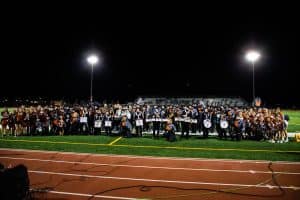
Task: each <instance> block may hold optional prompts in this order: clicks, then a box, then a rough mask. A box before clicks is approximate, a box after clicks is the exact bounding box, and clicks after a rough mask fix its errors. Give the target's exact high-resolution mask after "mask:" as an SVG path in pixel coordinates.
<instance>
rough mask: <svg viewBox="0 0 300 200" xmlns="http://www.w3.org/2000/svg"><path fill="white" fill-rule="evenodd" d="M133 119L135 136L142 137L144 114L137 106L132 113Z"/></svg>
mask: <svg viewBox="0 0 300 200" xmlns="http://www.w3.org/2000/svg"><path fill="white" fill-rule="evenodd" d="M134 120H135V130H136V133H137V136H140V137H142V136H143V120H144V115H143V113H142V112H141V111H140V109H139V108H137V109H136V112H135V113H134Z"/></svg>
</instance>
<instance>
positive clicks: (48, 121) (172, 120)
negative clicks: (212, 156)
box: [1, 104, 288, 143]
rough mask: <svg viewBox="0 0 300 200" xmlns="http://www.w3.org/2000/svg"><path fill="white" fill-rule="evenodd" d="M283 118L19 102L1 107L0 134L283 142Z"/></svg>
mask: <svg viewBox="0 0 300 200" xmlns="http://www.w3.org/2000/svg"><path fill="white" fill-rule="evenodd" d="M287 126H288V117H287V116H285V115H284V114H283V113H282V112H281V111H280V109H279V108H276V109H268V108H261V107H228V106H205V105H202V104H201V105H200V104H189V105H188V104H180V105H179V104H173V105H170V104H169V105H150V104H145V105H138V104H122V105H121V104H111V105H108V104H102V105H100V106H93V105H84V106H83V105H49V106H20V107H17V108H15V109H13V110H10V111H9V110H8V109H5V108H4V109H3V110H2V111H1V134H2V136H5V135H13V136H20V135H70V134H72V135H73V134H92V135H97V134H98V135H100V134H105V135H108V136H109V135H113V134H119V135H121V136H124V137H132V136H137V137H143V134H146V133H152V135H153V138H159V137H162V136H163V137H166V139H167V140H169V141H175V140H176V138H177V137H176V133H178V132H179V133H180V138H186V139H188V138H189V137H190V136H191V134H193V135H198V136H199V137H204V138H207V137H208V136H209V135H210V134H211V133H217V135H218V137H219V138H220V139H227V138H229V139H232V140H241V139H253V140H268V141H270V142H272V143H275V142H278V143H282V142H287V141H288V136H287Z"/></svg>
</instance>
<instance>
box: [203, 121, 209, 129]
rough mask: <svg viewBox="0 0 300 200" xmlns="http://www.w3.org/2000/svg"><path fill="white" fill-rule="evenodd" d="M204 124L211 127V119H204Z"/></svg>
mask: <svg viewBox="0 0 300 200" xmlns="http://www.w3.org/2000/svg"><path fill="white" fill-rule="evenodd" d="M203 125H204V127H205V128H210V127H211V121H210V120H209V119H205V120H204V121H203Z"/></svg>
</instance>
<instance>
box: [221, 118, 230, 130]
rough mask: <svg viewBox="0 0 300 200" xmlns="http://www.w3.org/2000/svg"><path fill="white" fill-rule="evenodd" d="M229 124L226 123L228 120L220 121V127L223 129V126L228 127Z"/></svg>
mask: <svg viewBox="0 0 300 200" xmlns="http://www.w3.org/2000/svg"><path fill="white" fill-rule="evenodd" d="M228 126H229V124H228V121H226V120H221V121H220V127H221V128H223V129H225V128H228Z"/></svg>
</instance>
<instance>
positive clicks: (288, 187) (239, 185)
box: [28, 170, 300, 190]
mask: <svg viewBox="0 0 300 200" xmlns="http://www.w3.org/2000/svg"><path fill="white" fill-rule="evenodd" d="M28 172H29V173H36V174H50V175H60V176H76V177H87V178H98V179H114V180H127V181H144V182H157V183H175V184H192V185H217V186H235V187H255V188H267V189H277V188H279V187H278V186H275V185H262V184H257V185H250V184H235V183H212V182H194V181H179V180H164V179H143V178H129V177H115V176H96V175H88V174H71V173H61V172H48V171H35V170H29V171H28ZM281 188H283V189H291V190H300V187H297V186H285V185H282V186H281Z"/></svg>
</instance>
